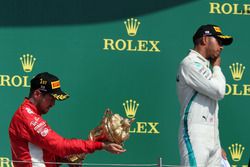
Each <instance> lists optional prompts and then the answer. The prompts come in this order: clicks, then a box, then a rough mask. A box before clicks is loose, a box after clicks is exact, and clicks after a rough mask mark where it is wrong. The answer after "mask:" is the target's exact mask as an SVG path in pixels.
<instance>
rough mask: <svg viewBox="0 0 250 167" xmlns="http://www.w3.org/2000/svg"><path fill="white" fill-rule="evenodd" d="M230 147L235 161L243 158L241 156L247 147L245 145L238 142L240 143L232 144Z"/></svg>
mask: <svg viewBox="0 0 250 167" xmlns="http://www.w3.org/2000/svg"><path fill="white" fill-rule="evenodd" d="M228 149H229V151H230V154H231V157H232V160H233V161H235V162H238V161H240V160H241V156H242V154H243V151H244V149H245V148H244V147H242V145H241V144H238V143H235V144H232V147H230V146H229V147H228Z"/></svg>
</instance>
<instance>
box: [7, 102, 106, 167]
mask: <svg viewBox="0 0 250 167" xmlns="http://www.w3.org/2000/svg"><path fill="white" fill-rule="evenodd" d="M9 137H10V144H11V152H12V160H13V161H14V162H13V164H14V166H15V167H56V166H59V165H56V164H53V162H57V158H64V157H65V156H68V155H72V154H78V153H92V152H94V151H95V150H100V149H102V143H101V142H95V141H85V140H81V139H65V138H63V137H61V136H60V135H59V134H57V133H56V132H55V131H53V130H52V129H51V128H50V127H49V125H48V124H47V122H46V121H45V120H44V119H43V118H42V117H41V114H40V113H39V111H38V110H37V108H36V106H35V105H33V104H32V103H31V102H30V101H29V100H28V99H25V100H24V102H23V103H22V104H21V106H20V107H19V108H18V109H17V111H16V112H15V114H14V116H13V118H12V120H11V123H10V126H9ZM19 161H20V162H19ZM21 161H22V162H21ZM25 162H26V163H25ZM46 162H47V163H46Z"/></svg>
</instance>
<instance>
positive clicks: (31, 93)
mask: <svg viewBox="0 0 250 167" xmlns="http://www.w3.org/2000/svg"><path fill="white" fill-rule="evenodd" d="M35 90H37V89H34V88H31V87H30V92H29V98H31V97H32V95H33V94H34V92H35ZM39 91H40V92H41V93H42V95H46V94H47V93H48V92H46V91H42V90H40V89H39Z"/></svg>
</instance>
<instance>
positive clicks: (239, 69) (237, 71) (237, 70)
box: [229, 63, 245, 81]
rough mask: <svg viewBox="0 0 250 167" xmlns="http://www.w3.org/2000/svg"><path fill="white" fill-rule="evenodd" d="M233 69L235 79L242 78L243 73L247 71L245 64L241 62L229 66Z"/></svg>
mask: <svg viewBox="0 0 250 167" xmlns="http://www.w3.org/2000/svg"><path fill="white" fill-rule="evenodd" d="M229 68H230V70H231V74H232V76H233V79H234V80H235V81H239V80H241V78H242V76H243V73H244V71H245V66H243V65H242V64H239V63H233V64H232V65H230V66H229Z"/></svg>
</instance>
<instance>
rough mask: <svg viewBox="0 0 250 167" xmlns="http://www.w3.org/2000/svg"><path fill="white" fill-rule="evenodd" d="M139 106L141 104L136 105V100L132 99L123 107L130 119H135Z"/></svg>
mask: <svg viewBox="0 0 250 167" xmlns="http://www.w3.org/2000/svg"><path fill="white" fill-rule="evenodd" d="M138 106H139V104H138V103H136V101H135V100H134V101H133V100H131V99H130V100H129V101H128V100H127V101H126V103H123V107H124V110H125V112H126V115H127V117H128V118H134V117H135V114H136V111H137V109H138Z"/></svg>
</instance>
